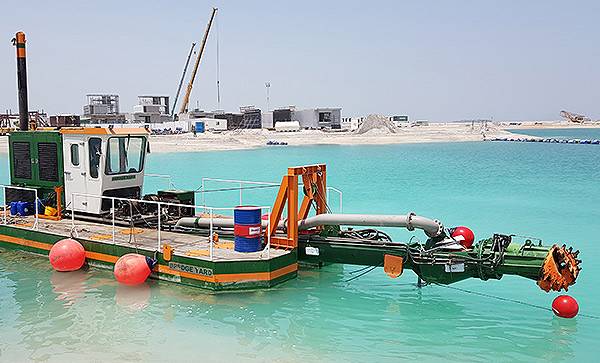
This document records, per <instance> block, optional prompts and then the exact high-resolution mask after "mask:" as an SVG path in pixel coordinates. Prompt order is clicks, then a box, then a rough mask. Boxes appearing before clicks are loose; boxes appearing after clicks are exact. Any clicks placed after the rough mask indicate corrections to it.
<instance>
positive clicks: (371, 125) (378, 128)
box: [356, 115, 398, 135]
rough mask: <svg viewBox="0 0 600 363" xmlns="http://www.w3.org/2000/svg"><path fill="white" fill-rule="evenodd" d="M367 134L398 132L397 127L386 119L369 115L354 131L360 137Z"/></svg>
mask: <svg viewBox="0 0 600 363" xmlns="http://www.w3.org/2000/svg"><path fill="white" fill-rule="evenodd" d="M367 132H368V133H369V134H378V135H381V134H395V133H396V132H398V129H397V127H396V126H395V125H394V123H393V122H392V121H390V120H389V119H388V118H387V117H385V116H382V115H369V116H367V118H365V120H364V121H363V123H362V125H360V127H359V128H358V130H356V133H357V134H359V135H361V134H365V133H367Z"/></svg>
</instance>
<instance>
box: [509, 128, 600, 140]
mask: <svg viewBox="0 0 600 363" xmlns="http://www.w3.org/2000/svg"><path fill="white" fill-rule="evenodd" d="M509 131H510V132H513V133H515V134H525V135H530V136H539V137H552V138H559V139H600V128H597V129H583V128H577V129H518V130H509Z"/></svg>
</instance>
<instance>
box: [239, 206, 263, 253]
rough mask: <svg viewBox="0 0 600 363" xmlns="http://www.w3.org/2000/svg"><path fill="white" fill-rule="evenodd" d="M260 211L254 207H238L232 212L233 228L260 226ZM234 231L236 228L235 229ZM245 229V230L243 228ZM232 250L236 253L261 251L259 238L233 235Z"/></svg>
mask: <svg viewBox="0 0 600 363" xmlns="http://www.w3.org/2000/svg"><path fill="white" fill-rule="evenodd" d="M260 217H261V209H260V208H258V207H254V206H239V207H235V209H234V210H233V223H234V225H235V226H249V227H258V228H259V229H260V226H261V218H260ZM235 229H236V230H237V229H238V228H235ZM243 229H245V228H243ZM233 249H234V250H235V251H237V252H256V251H260V249H261V236H260V234H259V235H258V236H256V237H251V238H248V237H244V236H239V235H237V233H236V235H235V238H234V239H233Z"/></svg>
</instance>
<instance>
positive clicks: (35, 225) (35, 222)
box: [33, 189, 40, 231]
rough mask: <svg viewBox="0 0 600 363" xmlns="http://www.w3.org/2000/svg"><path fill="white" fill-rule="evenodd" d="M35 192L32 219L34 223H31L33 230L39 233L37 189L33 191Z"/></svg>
mask: <svg viewBox="0 0 600 363" xmlns="http://www.w3.org/2000/svg"><path fill="white" fill-rule="evenodd" d="M34 192H35V219H34V223H33V229H35V230H36V231H39V229H40V226H39V225H38V221H39V219H38V218H39V217H38V214H39V205H38V192H37V189H35V190H34Z"/></svg>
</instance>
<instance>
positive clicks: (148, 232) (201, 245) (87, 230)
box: [11, 216, 289, 262]
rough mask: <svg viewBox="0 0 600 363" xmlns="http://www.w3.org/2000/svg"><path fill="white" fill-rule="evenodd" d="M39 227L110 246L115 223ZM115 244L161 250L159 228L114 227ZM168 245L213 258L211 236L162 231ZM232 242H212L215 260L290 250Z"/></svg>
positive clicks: (25, 221) (29, 220) (43, 223)
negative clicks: (250, 248) (253, 248)
mask: <svg viewBox="0 0 600 363" xmlns="http://www.w3.org/2000/svg"><path fill="white" fill-rule="evenodd" d="M33 222H34V217H32V216H30V217H25V218H20V220H19V221H18V223H16V224H13V225H11V226H12V227H18V228H23V229H31V227H32V226H33ZM38 225H39V227H38V229H39V231H40V232H49V233H53V234H58V235H61V236H65V237H70V236H71V235H73V236H74V238H75V239H77V238H81V239H86V240H91V241H95V242H101V243H105V244H108V245H112V244H113V227H112V225H108V224H102V223H97V222H89V221H81V220H75V231H72V223H71V219H68V218H67V219H63V220H60V221H53V220H47V219H39V221H38ZM114 244H116V245H120V246H127V247H135V248H139V249H142V250H146V251H156V250H157V249H158V250H162V246H158V231H157V230H156V229H150V228H140V227H135V228H134V229H133V230H132V229H131V228H129V227H122V226H115V228H114ZM165 244H168V245H170V246H171V247H173V249H174V250H173V254H174V255H179V256H185V257H188V258H196V259H200V260H205V261H211V256H210V243H209V238H208V236H201V235H194V234H189V233H180V232H171V231H165V230H162V231H161V245H165ZM233 247H234V245H233V241H232V240H231V239H224V238H222V237H220V238H219V239H218V241H217V242H215V243H214V245H213V256H212V261H215V262H218V261H256V260H268V259H273V258H276V257H279V256H282V255H285V254H287V253H289V251H287V250H284V249H274V248H271V249H270V251H267V249H266V248H265V249H263V250H262V251H258V252H236V251H234V249H233Z"/></svg>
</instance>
